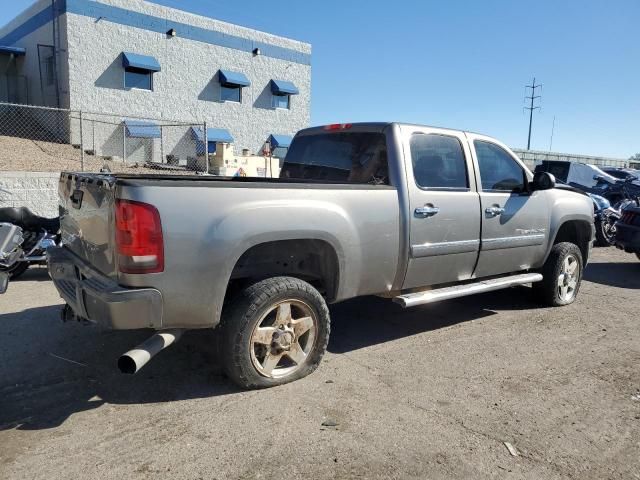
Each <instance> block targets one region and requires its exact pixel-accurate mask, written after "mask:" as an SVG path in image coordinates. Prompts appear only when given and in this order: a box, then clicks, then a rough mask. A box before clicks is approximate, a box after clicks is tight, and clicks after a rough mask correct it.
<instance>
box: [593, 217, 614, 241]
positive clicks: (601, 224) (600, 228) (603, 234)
mask: <svg viewBox="0 0 640 480" xmlns="http://www.w3.org/2000/svg"><path fill="white" fill-rule="evenodd" d="M595 226H596V246H598V247H610V246H611V245H613V244H614V243H615V241H616V225H615V220H614V219H610V218H609V217H607V216H606V215H603V216H602V217H601V218H600V219H599V220H597V221H596V222H595Z"/></svg>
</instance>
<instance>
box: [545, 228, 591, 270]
mask: <svg viewBox="0 0 640 480" xmlns="http://www.w3.org/2000/svg"><path fill="white" fill-rule="evenodd" d="M593 233H594V230H593V222H589V221H587V220H585V219H584V218H568V219H565V220H564V221H563V222H562V223H560V225H559V226H558V228H557V229H556V231H555V234H554V236H553V240H552V241H551V242H549V246H548V247H547V252H546V255H545V261H546V260H547V258H549V254H550V253H551V249H552V248H553V246H554V245H556V244H558V243H562V242H570V243H573V244H575V245H577V246H578V248H579V249H580V253H581V254H582V261H583V263H584V265H586V264H587V262H588V260H589V252H590V250H591V242H592V240H593Z"/></svg>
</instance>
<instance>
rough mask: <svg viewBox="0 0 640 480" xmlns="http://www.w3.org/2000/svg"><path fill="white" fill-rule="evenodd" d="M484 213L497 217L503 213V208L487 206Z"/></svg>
mask: <svg viewBox="0 0 640 480" xmlns="http://www.w3.org/2000/svg"><path fill="white" fill-rule="evenodd" d="M484 213H486V214H487V215H490V216H492V217H497V216H498V215H502V214H503V213H504V208H502V207H488V208H487V209H486V210H485V211H484Z"/></svg>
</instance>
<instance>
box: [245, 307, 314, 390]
mask: <svg viewBox="0 0 640 480" xmlns="http://www.w3.org/2000/svg"><path fill="white" fill-rule="evenodd" d="M317 332H318V319H317V318H316V315H315V314H314V312H313V310H312V309H311V307H309V306H308V305H307V304H306V303H304V302H301V301H299V300H284V301H282V302H279V303H277V304H276V305H274V306H273V307H271V308H270V309H269V310H268V311H267V313H266V314H264V315H263V316H262V318H261V319H260V321H259V322H258V323H257V324H256V326H255V328H254V329H253V332H252V334H251V345H250V352H251V361H252V363H253V366H254V368H255V369H256V370H257V371H258V373H260V375H262V376H264V377H268V378H282V377H286V376H287V375H291V374H292V373H293V372H295V371H296V370H298V369H299V368H300V367H301V366H302V365H303V364H304V363H305V361H306V360H307V356H308V355H309V353H310V352H311V350H312V349H313V347H314V343H315V341H316V336H317Z"/></svg>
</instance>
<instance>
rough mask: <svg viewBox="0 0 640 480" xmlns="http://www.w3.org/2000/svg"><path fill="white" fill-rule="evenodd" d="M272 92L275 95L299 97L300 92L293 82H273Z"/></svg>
mask: <svg viewBox="0 0 640 480" xmlns="http://www.w3.org/2000/svg"><path fill="white" fill-rule="evenodd" d="M271 92H272V93H273V94H274V95H298V94H299V93H300V90H298V87H296V86H295V85H294V84H293V83H292V82H287V81H286V80H271Z"/></svg>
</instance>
